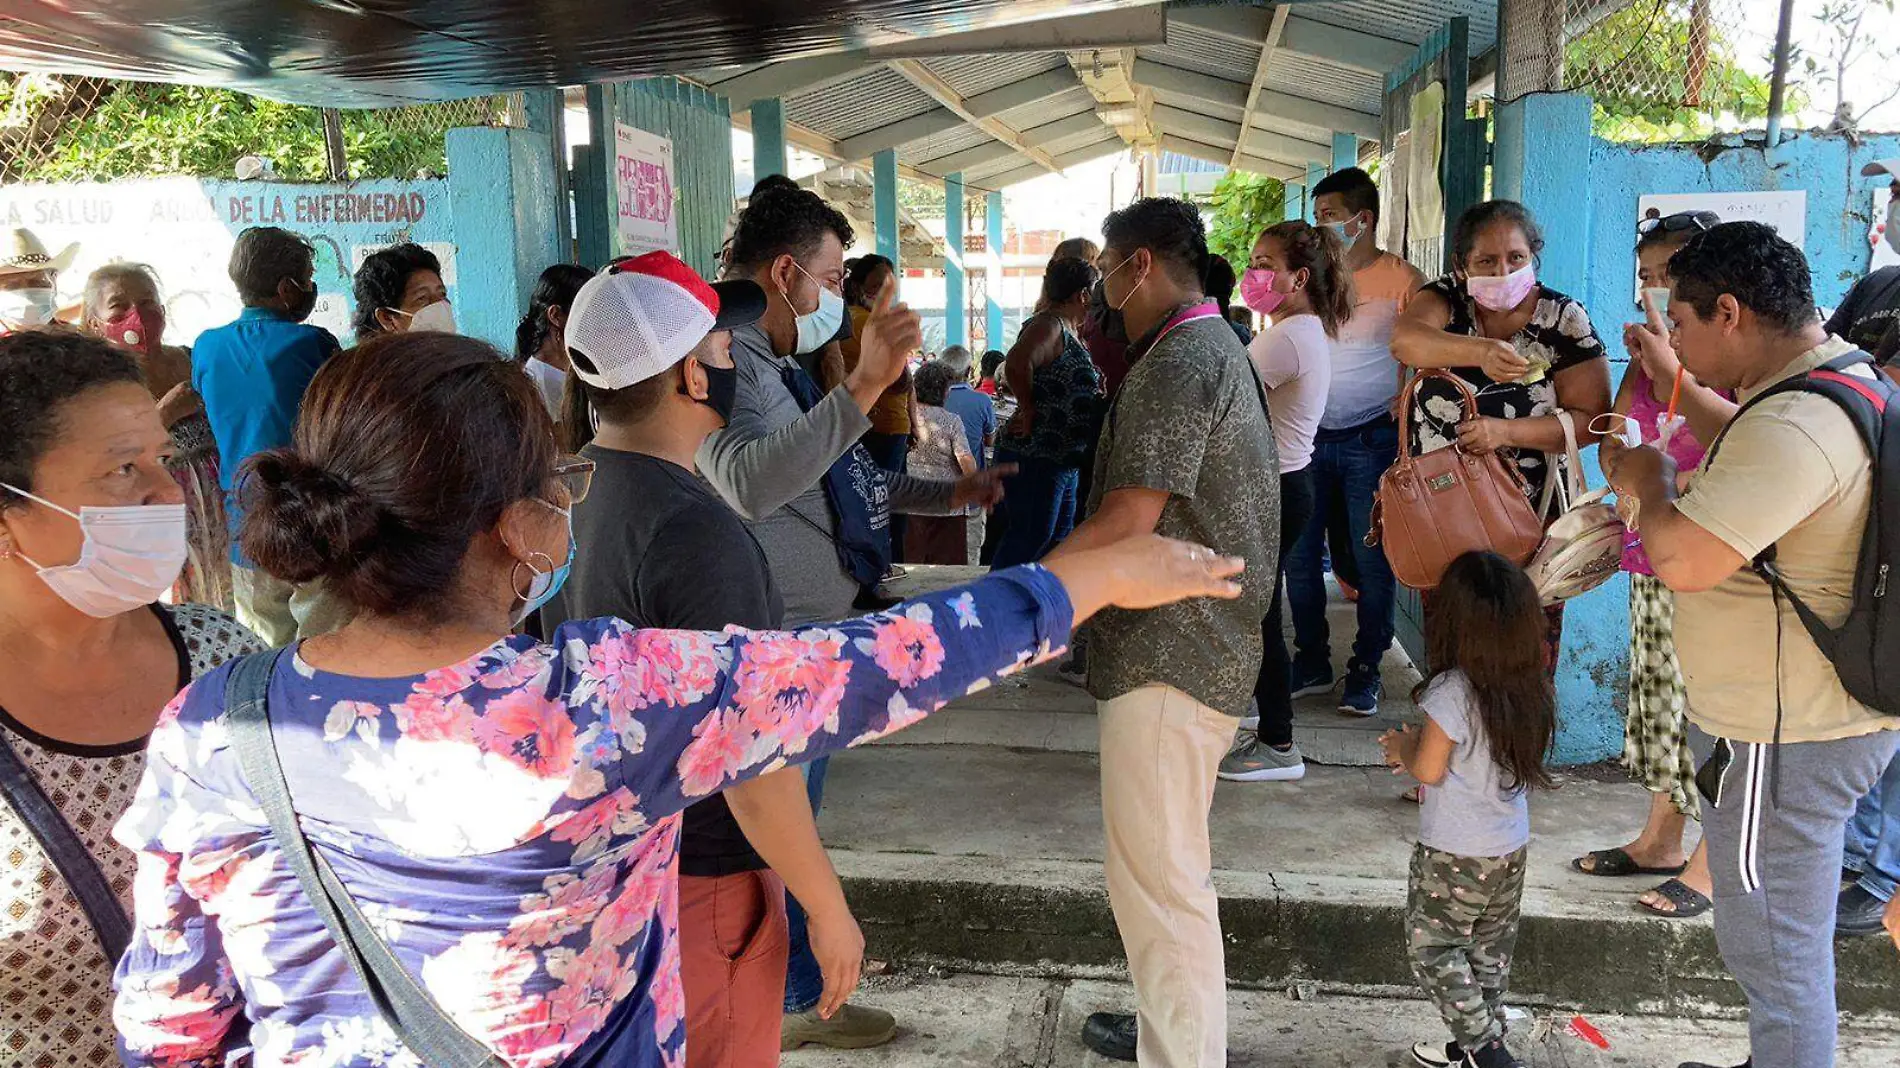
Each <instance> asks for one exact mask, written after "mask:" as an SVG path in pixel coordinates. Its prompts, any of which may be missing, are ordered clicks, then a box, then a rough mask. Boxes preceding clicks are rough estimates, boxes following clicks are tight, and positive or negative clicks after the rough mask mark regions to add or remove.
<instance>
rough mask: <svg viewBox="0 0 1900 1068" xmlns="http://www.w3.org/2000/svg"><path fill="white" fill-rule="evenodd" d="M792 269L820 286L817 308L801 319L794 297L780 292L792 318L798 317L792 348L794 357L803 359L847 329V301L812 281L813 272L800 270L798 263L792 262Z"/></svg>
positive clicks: (816, 280) (814, 279)
mask: <svg viewBox="0 0 1900 1068" xmlns="http://www.w3.org/2000/svg"><path fill="white" fill-rule="evenodd" d="M792 266H794V267H798V273H799V274H802V275H804V276H805V277H806V278H810V279H811V284H812V285H815V286H818V307H816V308H813V309H812V310H811V311H808V312H806V313H805V314H803V315H798V308H797V307H796V306H795V305H793V304H792V298H791V296H790V295H789V294H787V293H786V292H785V291H784V290H782V289H781V290H779V296H780V297H783V298H784V300H785V305H786V307H789V308H791V309H792V314H793V315H798V340H797V341H796V342H795V343H794V345H793V348H792V353H793V354H794V355H798V356H803V355H804V354H805V353H808V352H817V351H818V350H819V349H822V348H824V347H825V346H826V345H827V344H829V343H830V341H831V339H832V338H834V337H837V336H838V328H839V327H841V326H843V325H844V298H843V297H841V296H839V295H838V294H836V293H833V292H832V291H831V290H829V289H826V288H825V287H824V286H822V285H819V282H818V279H816V278H812V277H811V272H809V271H807V270H805V268H803V267H800V266H799V264H798V261H797V260H793V261H792Z"/></svg>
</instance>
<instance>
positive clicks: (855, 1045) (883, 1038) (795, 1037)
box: [778, 1005, 897, 1053]
mask: <svg viewBox="0 0 1900 1068" xmlns="http://www.w3.org/2000/svg"><path fill="white" fill-rule="evenodd" d="M896 1037H897V1018H896V1017H894V1016H892V1015H891V1014H890V1013H888V1012H885V1011H884V1010H883V1009H866V1008H862V1007H860V1006H857V1005H846V1006H845V1007H844V1008H842V1009H839V1010H838V1011H837V1012H835V1013H833V1014H832V1016H831V1019H829V1020H825V1019H821V1018H819V1016H818V1010H817V1009H813V1010H811V1011H810V1012H788V1013H786V1014H785V1020H784V1022H783V1023H781V1024H779V1031H778V1038H779V1042H778V1048H779V1050H780V1051H781V1052H787V1053H789V1052H791V1051H792V1050H795V1049H797V1048H799V1047H800V1046H807V1045H814V1046H828V1047H830V1048H832V1049H870V1048H871V1047H873V1046H882V1045H883V1044H885V1043H886V1042H889V1041H890V1040H891V1039H893V1038H896Z"/></svg>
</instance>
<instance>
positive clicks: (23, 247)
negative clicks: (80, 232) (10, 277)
mask: <svg viewBox="0 0 1900 1068" xmlns="http://www.w3.org/2000/svg"><path fill="white" fill-rule="evenodd" d="M78 255H79V244H78V242H74V243H73V244H70V245H67V246H66V247H65V249H63V250H62V251H61V252H60V254H59V255H57V256H50V255H48V254H47V252H46V246H45V245H43V244H41V243H40V239H39V237H38V236H37V235H35V234H34V233H33V231H31V230H28V229H26V228H25V227H23V226H16V227H14V228H13V229H11V230H8V231H6V233H5V235H4V236H0V274H32V273H35V272H38V271H63V270H65V269H66V268H68V267H71V266H72V265H73V260H74V259H75V258H77V256H78Z"/></svg>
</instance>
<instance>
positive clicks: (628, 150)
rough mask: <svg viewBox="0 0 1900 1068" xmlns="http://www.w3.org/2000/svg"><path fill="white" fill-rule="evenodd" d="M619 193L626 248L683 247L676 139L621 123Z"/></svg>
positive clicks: (616, 162) (618, 133) (616, 147)
mask: <svg viewBox="0 0 1900 1068" xmlns="http://www.w3.org/2000/svg"><path fill="white" fill-rule="evenodd" d="M614 196H615V199H616V201H617V202H618V204H619V206H620V209H619V215H620V226H619V232H620V251H621V252H622V253H624V254H626V255H635V254H638V253H641V252H652V251H653V250H655V249H664V250H666V251H668V252H672V253H675V254H677V253H678V252H679V250H680V237H679V216H678V211H677V208H678V205H677V203H676V201H675V197H674V192H673V142H672V141H671V140H669V139H667V138H664V137H661V136H659V135H658V134H652V133H648V132H647V131H645V130H641V129H636V128H634V127H632V126H626V125H623V124H620V123H615V124H614Z"/></svg>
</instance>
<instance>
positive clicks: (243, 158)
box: [0, 71, 526, 184]
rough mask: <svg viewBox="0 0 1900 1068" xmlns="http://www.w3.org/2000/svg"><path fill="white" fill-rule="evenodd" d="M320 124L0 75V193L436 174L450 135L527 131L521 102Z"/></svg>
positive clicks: (290, 113) (168, 96) (311, 118)
mask: <svg viewBox="0 0 1900 1068" xmlns="http://www.w3.org/2000/svg"><path fill="white" fill-rule="evenodd" d="M325 118H326V113H325V112H324V111H323V110H322V109H320V108H311V107H302V106H299V105H295V104H285V103H281V102H279V101H275V100H267V99H264V98H262V97H255V96H247V95H245V94H243V93H237V92H233V91H231V90H226V89H208V88H203V87H199V86H181V85H159V84H153V83H147V82H127V81H113V80H108V79H103V78H80V77H68V76H64V75H47V74H22V73H13V72H7V71H0V184H4V183H13V182H60V181H102V180H108V179H113V178H134V177H151V176H157V175H186V176H190V177H197V178H260V179H271V178H275V179H279V180H283V181H296V182H311V181H323V180H328V179H333V178H347V179H351V180H354V179H359V178H416V177H428V176H441V175H445V174H447V173H448V150H447V143H446V140H445V135H446V134H447V133H448V131H449V130H451V129H453V128H455V127H458V126H524V125H526V120H525V116H524V113H523V104H522V99H521V94H519V93H512V94H503V95H499V96H483V97H473V98H470V99H467V100H457V101H452V102H449V103H443V104H420V105H414V106H409V107H397V108H385V109H380V110H370V111H342V112H337V113H334V121H332V122H330V123H329V124H328V125H329V126H330V130H329V132H328V133H327V134H326V130H325V126H326V122H325ZM333 150H335V151H334V152H333ZM333 156H334V157H335V158H333Z"/></svg>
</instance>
